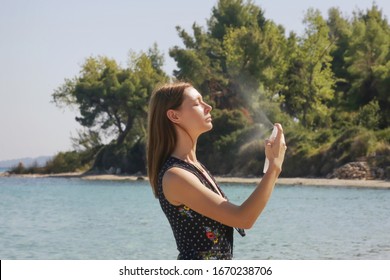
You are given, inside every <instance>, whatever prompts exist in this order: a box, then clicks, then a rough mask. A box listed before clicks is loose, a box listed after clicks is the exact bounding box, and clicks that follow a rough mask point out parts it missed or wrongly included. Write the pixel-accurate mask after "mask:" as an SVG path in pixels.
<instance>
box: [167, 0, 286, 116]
mask: <svg viewBox="0 0 390 280" xmlns="http://www.w3.org/2000/svg"><path fill="white" fill-rule="evenodd" d="M192 29H193V36H191V35H190V34H188V33H187V32H186V31H184V30H183V29H181V28H180V27H178V28H177V30H178V32H179V36H180V37H181V38H182V40H183V43H184V46H185V48H180V47H178V46H175V47H174V48H172V49H171V50H170V55H171V56H172V57H173V58H174V59H175V60H176V62H177V66H178V68H179V69H178V70H176V71H175V72H174V74H175V76H176V77H177V78H178V79H185V80H189V81H191V82H192V83H193V84H194V85H195V87H197V88H199V89H200V90H201V91H202V93H203V94H205V95H209V96H210V97H211V99H212V100H213V101H214V102H215V104H216V107H217V108H220V109H242V108H245V110H249V111H251V108H252V105H253V104H255V103H256V102H257V101H258V99H259V98H260V97H261V96H260V95H262V94H266V95H267V94H268V97H269V98H271V97H274V96H275V94H277V93H278V91H279V90H280V88H281V86H280V83H279V82H280V81H281V76H282V75H283V71H285V68H286V67H285V62H284V61H285V53H286V52H285V42H286V40H285V38H284V35H283V33H284V30H283V28H281V27H280V26H276V25H275V24H274V23H273V22H272V21H269V20H266V19H265V18H264V13H263V11H262V10H261V8H260V7H258V6H256V5H254V4H253V2H252V1H242V0H221V1H219V2H218V3H217V5H216V6H215V7H214V8H213V10H212V15H211V17H210V19H209V20H208V21H207V30H206V31H205V30H203V29H202V28H201V27H199V26H198V25H197V24H194V25H193V26H192ZM276 81H278V82H276Z"/></svg>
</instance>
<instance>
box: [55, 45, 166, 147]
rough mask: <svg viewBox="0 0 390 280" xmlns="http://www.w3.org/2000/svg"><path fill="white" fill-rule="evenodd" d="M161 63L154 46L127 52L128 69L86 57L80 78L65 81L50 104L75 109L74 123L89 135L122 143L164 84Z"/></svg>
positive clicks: (144, 115)
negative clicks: (95, 134)
mask: <svg viewBox="0 0 390 280" xmlns="http://www.w3.org/2000/svg"><path fill="white" fill-rule="evenodd" d="M162 62H163V59H162V56H161V55H160V54H159V52H158V50H157V46H156V45H155V46H154V48H152V49H150V50H149V52H148V53H143V52H141V53H139V54H137V53H134V52H131V53H130V59H129V67H128V68H122V67H120V66H119V65H118V64H117V63H116V62H115V61H114V60H112V59H109V58H107V57H102V56H101V57H90V58H87V59H86V61H85V63H84V64H83V65H82V69H81V72H80V76H79V77H76V78H74V79H73V80H66V82H65V84H64V85H62V86H60V87H59V88H58V89H57V90H56V91H55V92H54V93H53V95H52V97H53V102H54V103H55V104H57V105H59V106H72V105H73V106H77V107H78V110H79V112H80V115H81V116H79V117H76V121H78V122H79V123H80V124H81V125H82V126H84V127H86V128H88V129H89V130H90V132H95V133H98V134H99V132H100V131H103V132H105V134H106V135H105V136H108V135H111V138H112V135H115V136H116V137H114V138H115V140H116V142H117V143H118V144H122V143H123V142H124V141H125V139H126V137H127V136H128V134H129V132H130V131H131V130H132V129H133V125H134V123H135V122H136V120H144V121H145V119H146V115H147V112H146V108H147V102H148V99H149V96H150V94H151V93H152V91H153V88H154V87H155V86H156V84H157V83H160V82H163V81H167V76H166V75H165V73H164V72H163V71H162V70H161V67H162Z"/></svg>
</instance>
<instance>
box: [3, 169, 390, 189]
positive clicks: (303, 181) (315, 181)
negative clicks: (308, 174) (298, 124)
mask: <svg viewBox="0 0 390 280" xmlns="http://www.w3.org/2000/svg"><path fill="white" fill-rule="evenodd" d="M0 177H22V178H23V177H24V178H80V179H83V180H98V181H99V180H103V181H104V180H107V181H146V180H148V178H147V177H146V176H142V175H140V176H137V175H114V174H84V173H82V172H73V173H59V174H21V175H15V174H7V173H0ZM215 179H216V181H217V182H218V183H237V184H257V183H258V182H259V181H260V179H261V177H258V178H255V177H254V178H248V177H223V176H215ZM276 184H277V185H288V186H318V187H357V188H377V189H390V181H384V180H346V179H326V178H283V177H282V178H279V179H278V180H277V181H276Z"/></svg>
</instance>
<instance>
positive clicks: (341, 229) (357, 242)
mask: <svg viewBox="0 0 390 280" xmlns="http://www.w3.org/2000/svg"><path fill="white" fill-rule="evenodd" d="M221 186H222V188H223V189H224V191H225V192H226V194H227V195H228V196H229V198H230V200H231V201H233V202H242V201H243V200H244V199H245V198H246V197H247V196H248V194H249V193H250V192H251V191H252V190H253V188H254V185H240V184H222V185H221ZM0 213H1V215H0V259H175V258H176V256H177V251H176V246H175V242H174V239H173V235H172V233H171V230H170V227H169V225H168V222H167V220H166V218H165V216H164V214H163V213H162V211H161V209H160V206H159V204H158V201H157V200H155V199H154V198H153V196H152V192H151V190H150V187H149V185H148V183H147V182H115V181H84V180H81V179H51V178H41V179H38V178H15V177H13V178H12V177H6V178H4V177H3V178H1V177H0ZM389 214H390V190H378V189H374V190H373V189H357V188H329V187H309V186H277V187H276V188H275V191H274V193H273V195H272V197H271V200H270V201H269V204H268V205H267V207H266V209H265V210H264V212H263V213H262V216H261V217H260V218H259V220H258V221H257V222H256V224H255V226H254V227H253V228H252V229H251V230H248V231H247V236H246V237H244V238H242V237H240V236H239V235H238V234H235V247H234V255H235V259H390V218H389Z"/></svg>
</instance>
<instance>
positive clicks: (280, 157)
mask: <svg viewBox="0 0 390 280" xmlns="http://www.w3.org/2000/svg"><path fill="white" fill-rule="evenodd" d="M275 126H276V128H277V130H278V132H277V134H276V137H275V139H267V140H266V141H265V156H266V157H267V159H268V160H269V168H268V171H269V172H275V171H276V172H277V174H278V175H279V173H280V172H281V171H282V165H283V161H284V155H285V153H286V150H287V146H286V142H285V139H284V134H283V128H282V125H281V124H279V123H276V124H275Z"/></svg>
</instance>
